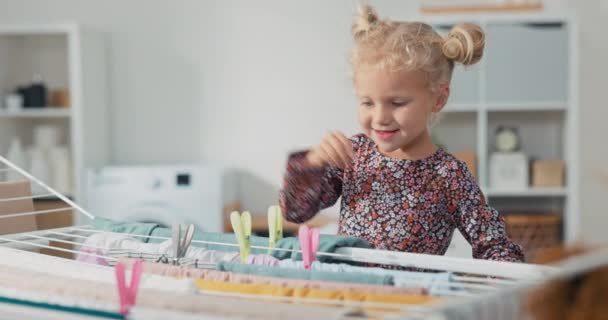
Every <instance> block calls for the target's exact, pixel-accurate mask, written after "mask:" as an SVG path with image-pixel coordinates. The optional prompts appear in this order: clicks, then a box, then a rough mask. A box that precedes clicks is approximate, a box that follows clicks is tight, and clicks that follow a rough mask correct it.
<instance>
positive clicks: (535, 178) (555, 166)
mask: <svg viewBox="0 0 608 320" xmlns="http://www.w3.org/2000/svg"><path fill="white" fill-rule="evenodd" d="M565 168H566V163H565V162H564V161H563V160H536V161H534V163H532V186H533V187H543V188H546V187H563V186H564V172H565Z"/></svg>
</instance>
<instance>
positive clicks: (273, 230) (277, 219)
mask: <svg viewBox="0 0 608 320" xmlns="http://www.w3.org/2000/svg"><path fill="white" fill-rule="evenodd" d="M282 238H283V215H282V214H281V207H279V206H271V207H269V208H268V248H270V249H268V254H271V253H272V248H274V247H276V245H277V241H279V240H281V239H282Z"/></svg>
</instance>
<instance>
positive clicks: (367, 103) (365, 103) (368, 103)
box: [361, 101, 374, 107]
mask: <svg viewBox="0 0 608 320" xmlns="http://www.w3.org/2000/svg"><path fill="white" fill-rule="evenodd" d="M361 105H362V106H364V107H371V106H373V105H374V104H373V103H372V102H371V101H362V102H361Z"/></svg>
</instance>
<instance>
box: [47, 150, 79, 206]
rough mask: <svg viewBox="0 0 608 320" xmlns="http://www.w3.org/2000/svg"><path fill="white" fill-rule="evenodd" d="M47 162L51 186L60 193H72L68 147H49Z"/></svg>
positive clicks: (70, 162)
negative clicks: (49, 169)
mask: <svg viewBox="0 0 608 320" xmlns="http://www.w3.org/2000/svg"><path fill="white" fill-rule="evenodd" d="M49 164H50V168H51V184H50V185H51V187H53V188H54V189H55V190H57V191H58V192H60V193H62V194H67V195H69V194H72V192H73V185H72V161H71V158H70V151H69V149H68V147H66V146H59V147H54V148H52V149H50V150H49Z"/></svg>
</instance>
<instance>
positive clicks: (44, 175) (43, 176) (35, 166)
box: [28, 147, 51, 195]
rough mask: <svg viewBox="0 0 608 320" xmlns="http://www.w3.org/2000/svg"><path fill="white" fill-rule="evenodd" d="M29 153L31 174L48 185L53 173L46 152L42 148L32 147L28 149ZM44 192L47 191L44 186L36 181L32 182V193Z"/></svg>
mask: <svg viewBox="0 0 608 320" xmlns="http://www.w3.org/2000/svg"><path fill="white" fill-rule="evenodd" d="M28 153H29V156H30V174H31V175H32V176H34V177H36V178H37V179H38V180H40V181H42V182H44V183H46V184H47V185H48V184H49V183H50V179H51V175H50V169H49V162H48V159H47V156H46V152H44V150H42V149H40V148H37V147H31V148H30V149H29V150H28ZM44 193H47V191H46V190H44V188H42V187H40V186H39V185H38V184H36V183H35V182H34V183H32V194H35V195H36V194H44Z"/></svg>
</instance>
